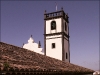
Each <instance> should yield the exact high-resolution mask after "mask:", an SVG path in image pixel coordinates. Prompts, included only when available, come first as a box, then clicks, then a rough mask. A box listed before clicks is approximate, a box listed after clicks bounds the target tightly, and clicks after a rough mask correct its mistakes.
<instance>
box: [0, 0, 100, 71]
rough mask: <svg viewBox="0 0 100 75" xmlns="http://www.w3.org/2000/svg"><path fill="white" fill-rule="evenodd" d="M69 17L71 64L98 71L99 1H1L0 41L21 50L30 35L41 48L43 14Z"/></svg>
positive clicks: (42, 43)
mask: <svg viewBox="0 0 100 75" xmlns="http://www.w3.org/2000/svg"><path fill="white" fill-rule="evenodd" d="M55 2H56V3H57V10H61V7H63V9H64V11H65V13H68V16H69V35H70V62H71V63H73V64H76V65H79V66H83V67H86V68H89V69H93V70H99V66H100V65H99V61H100V59H99V15H100V14H99V13H100V12H99V9H100V7H99V6H100V5H99V3H100V2H99V1H97V0H94V1H93V0H92V1H83V0H78V1H73V0H71V1H69V0H68V1H45V0H44V1H32V0H31V1H28V0H25V1H22V0H20V1H17V0H12V1H10V0H9V1H7V0H6V1H3V0H2V1H1V10H0V11H1V12H0V13H1V26H0V27H1V28H0V33H1V41H2V42H5V43H8V44H12V45H15V46H18V47H22V45H23V43H27V40H28V39H29V38H30V36H31V35H33V39H34V40H35V42H36V43H38V42H39V41H41V45H42V48H44V35H43V34H44V11H45V10H46V11H47V13H50V12H55V11H56V3H55Z"/></svg>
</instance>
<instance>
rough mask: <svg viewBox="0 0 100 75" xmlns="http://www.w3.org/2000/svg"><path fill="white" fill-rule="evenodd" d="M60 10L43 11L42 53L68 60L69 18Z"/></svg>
mask: <svg viewBox="0 0 100 75" xmlns="http://www.w3.org/2000/svg"><path fill="white" fill-rule="evenodd" d="M68 18H69V17H68V14H66V13H65V12H64V10H63V8H61V10H60V11H56V12H51V13H46V11H45V13H44V54H45V55H46V56H50V57H52V58H56V59H59V60H62V61H67V62H70V48H69V20H68Z"/></svg>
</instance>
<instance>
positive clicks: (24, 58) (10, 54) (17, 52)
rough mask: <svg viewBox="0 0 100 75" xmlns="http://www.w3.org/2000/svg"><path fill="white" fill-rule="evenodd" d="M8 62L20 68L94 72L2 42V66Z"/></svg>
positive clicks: (0, 50)
mask: <svg viewBox="0 0 100 75" xmlns="http://www.w3.org/2000/svg"><path fill="white" fill-rule="evenodd" d="M5 62H7V63H8V64H9V66H10V67H13V68H16V69H17V68H18V69H30V71H31V69H34V70H42V71H44V70H53V71H65V72H73V73H74V72H75V73H77V72H78V73H93V72H94V71H93V70H90V69H87V68H84V67H81V66H78V65H74V64H71V63H68V62H64V61H60V60H58V59H54V58H51V57H48V56H45V55H41V54H38V53H35V52H32V51H29V50H27V49H23V48H20V47H17V46H13V45H10V44H6V43H3V42H0V68H3V67H4V65H3V64H4V63H5Z"/></svg>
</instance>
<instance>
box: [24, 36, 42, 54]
mask: <svg viewBox="0 0 100 75" xmlns="http://www.w3.org/2000/svg"><path fill="white" fill-rule="evenodd" d="M23 48H25V49H28V50H30V51H34V52H36V53H39V54H43V55H44V53H43V52H42V50H43V49H42V48H38V44H37V43H35V42H34V40H33V38H32V37H30V38H29V40H28V43H26V44H24V45H23Z"/></svg>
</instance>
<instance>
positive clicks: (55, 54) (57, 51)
mask: <svg viewBox="0 0 100 75" xmlns="http://www.w3.org/2000/svg"><path fill="white" fill-rule="evenodd" d="M52 43H55V46H56V47H55V48H54V49H52ZM46 55H47V56H50V57H52V58H56V59H59V60H62V39H61V38H56V39H47V40H46Z"/></svg>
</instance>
